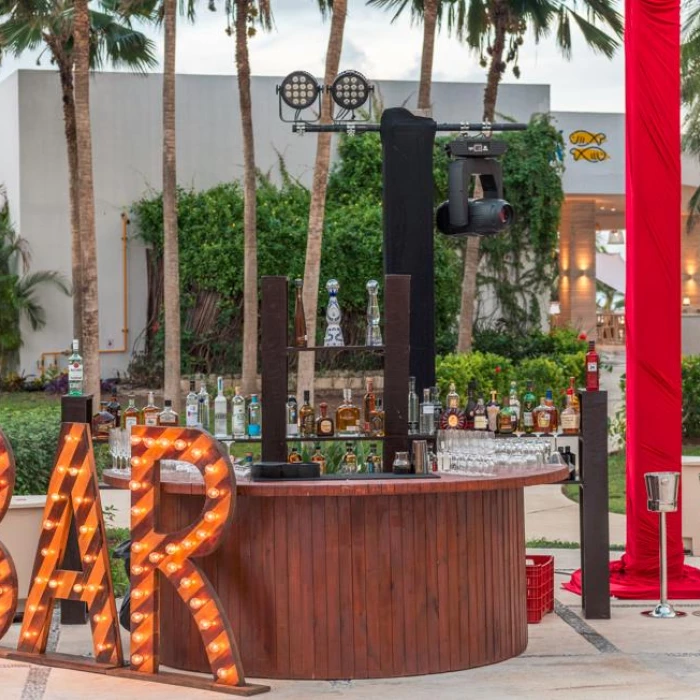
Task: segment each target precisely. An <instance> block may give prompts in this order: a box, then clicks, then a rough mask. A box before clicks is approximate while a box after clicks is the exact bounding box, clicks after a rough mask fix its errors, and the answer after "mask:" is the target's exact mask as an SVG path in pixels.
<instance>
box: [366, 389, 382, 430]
mask: <svg viewBox="0 0 700 700" xmlns="http://www.w3.org/2000/svg"><path fill="white" fill-rule="evenodd" d="M369 434H370V436H371V437H384V408H383V407H382V397H381V396H377V400H376V402H375V406H374V411H372V413H371V414H370V416H369Z"/></svg>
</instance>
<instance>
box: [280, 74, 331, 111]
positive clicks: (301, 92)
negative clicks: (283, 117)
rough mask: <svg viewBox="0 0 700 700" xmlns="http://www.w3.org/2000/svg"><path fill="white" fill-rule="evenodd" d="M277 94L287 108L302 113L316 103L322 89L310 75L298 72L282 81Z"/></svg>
mask: <svg viewBox="0 0 700 700" xmlns="http://www.w3.org/2000/svg"><path fill="white" fill-rule="evenodd" d="M277 92H278V93H279V96H280V99H281V100H282V102H284V104H286V105H287V107H291V108H292V109H294V110H297V111H301V110H303V109H308V108H309V107H311V106H312V105H313V104H314V102H316V100H317V99H318V95H319V93H320V92H321V88H320V86H319V84H318V83H317V82H316V78H314V77H313V76H312V75H311V74H310V73H307V72H306V71H303V70H296V71H294V72H293V73H290V74H289V75H288V76H287V77H286V78H285V79H284V80H283V81H282V83H281V84H280V85H279V86H278V87H277Z"/></svg>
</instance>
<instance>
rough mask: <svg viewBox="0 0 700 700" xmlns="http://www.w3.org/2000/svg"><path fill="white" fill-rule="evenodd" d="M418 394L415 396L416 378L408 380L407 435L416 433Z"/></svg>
mask: <svg viewBox="0 0 700 700" xmlns="http://www.w3.org/2000/svg"><path fill="white" fill-rule="evenodd" d="M418 416H419V413H418V394H416V378H415V377H409V378H408V434H409V435H415V434H416V433H417V432H418V420H419V419H418Z"/></svg>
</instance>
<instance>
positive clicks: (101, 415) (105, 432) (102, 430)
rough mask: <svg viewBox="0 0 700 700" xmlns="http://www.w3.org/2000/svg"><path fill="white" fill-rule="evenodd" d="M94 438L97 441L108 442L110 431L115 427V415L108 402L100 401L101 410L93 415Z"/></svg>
mask: <svg viewBox="0 0 700 700" xmlns="http://www.w3.org/2000/svg"><path fill="white" fill-rule="evenodd" d="M91 427H92V439H93V440H94V441H95V442H107V441H108V440H109V431H110V430H112V429H113V428H114V427H115V424H114V415H113V414H112V413H110V412H109V411H108V410H107V402H106V401H100V410H99V411H98V412H97V413H96V414H95V415H94V416H93V417H92V423H91Z"/></svg>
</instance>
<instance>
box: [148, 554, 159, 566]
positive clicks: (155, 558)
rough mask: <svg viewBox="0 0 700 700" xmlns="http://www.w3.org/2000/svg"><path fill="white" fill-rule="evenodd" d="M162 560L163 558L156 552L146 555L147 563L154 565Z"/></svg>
mask: <svg viewBox="0 0 700 700" xmlns="http://www.w3.org/2000/svg"><path fill="white" fill-rule="evenodd" d="M162 558H163V555H162V554H158V552H151V553H150V554H149V555H148V559H149V561H151V562H153V563H154V564H157V563H158V562H159V561H160V560H161V559H162Z"/></svg>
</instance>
